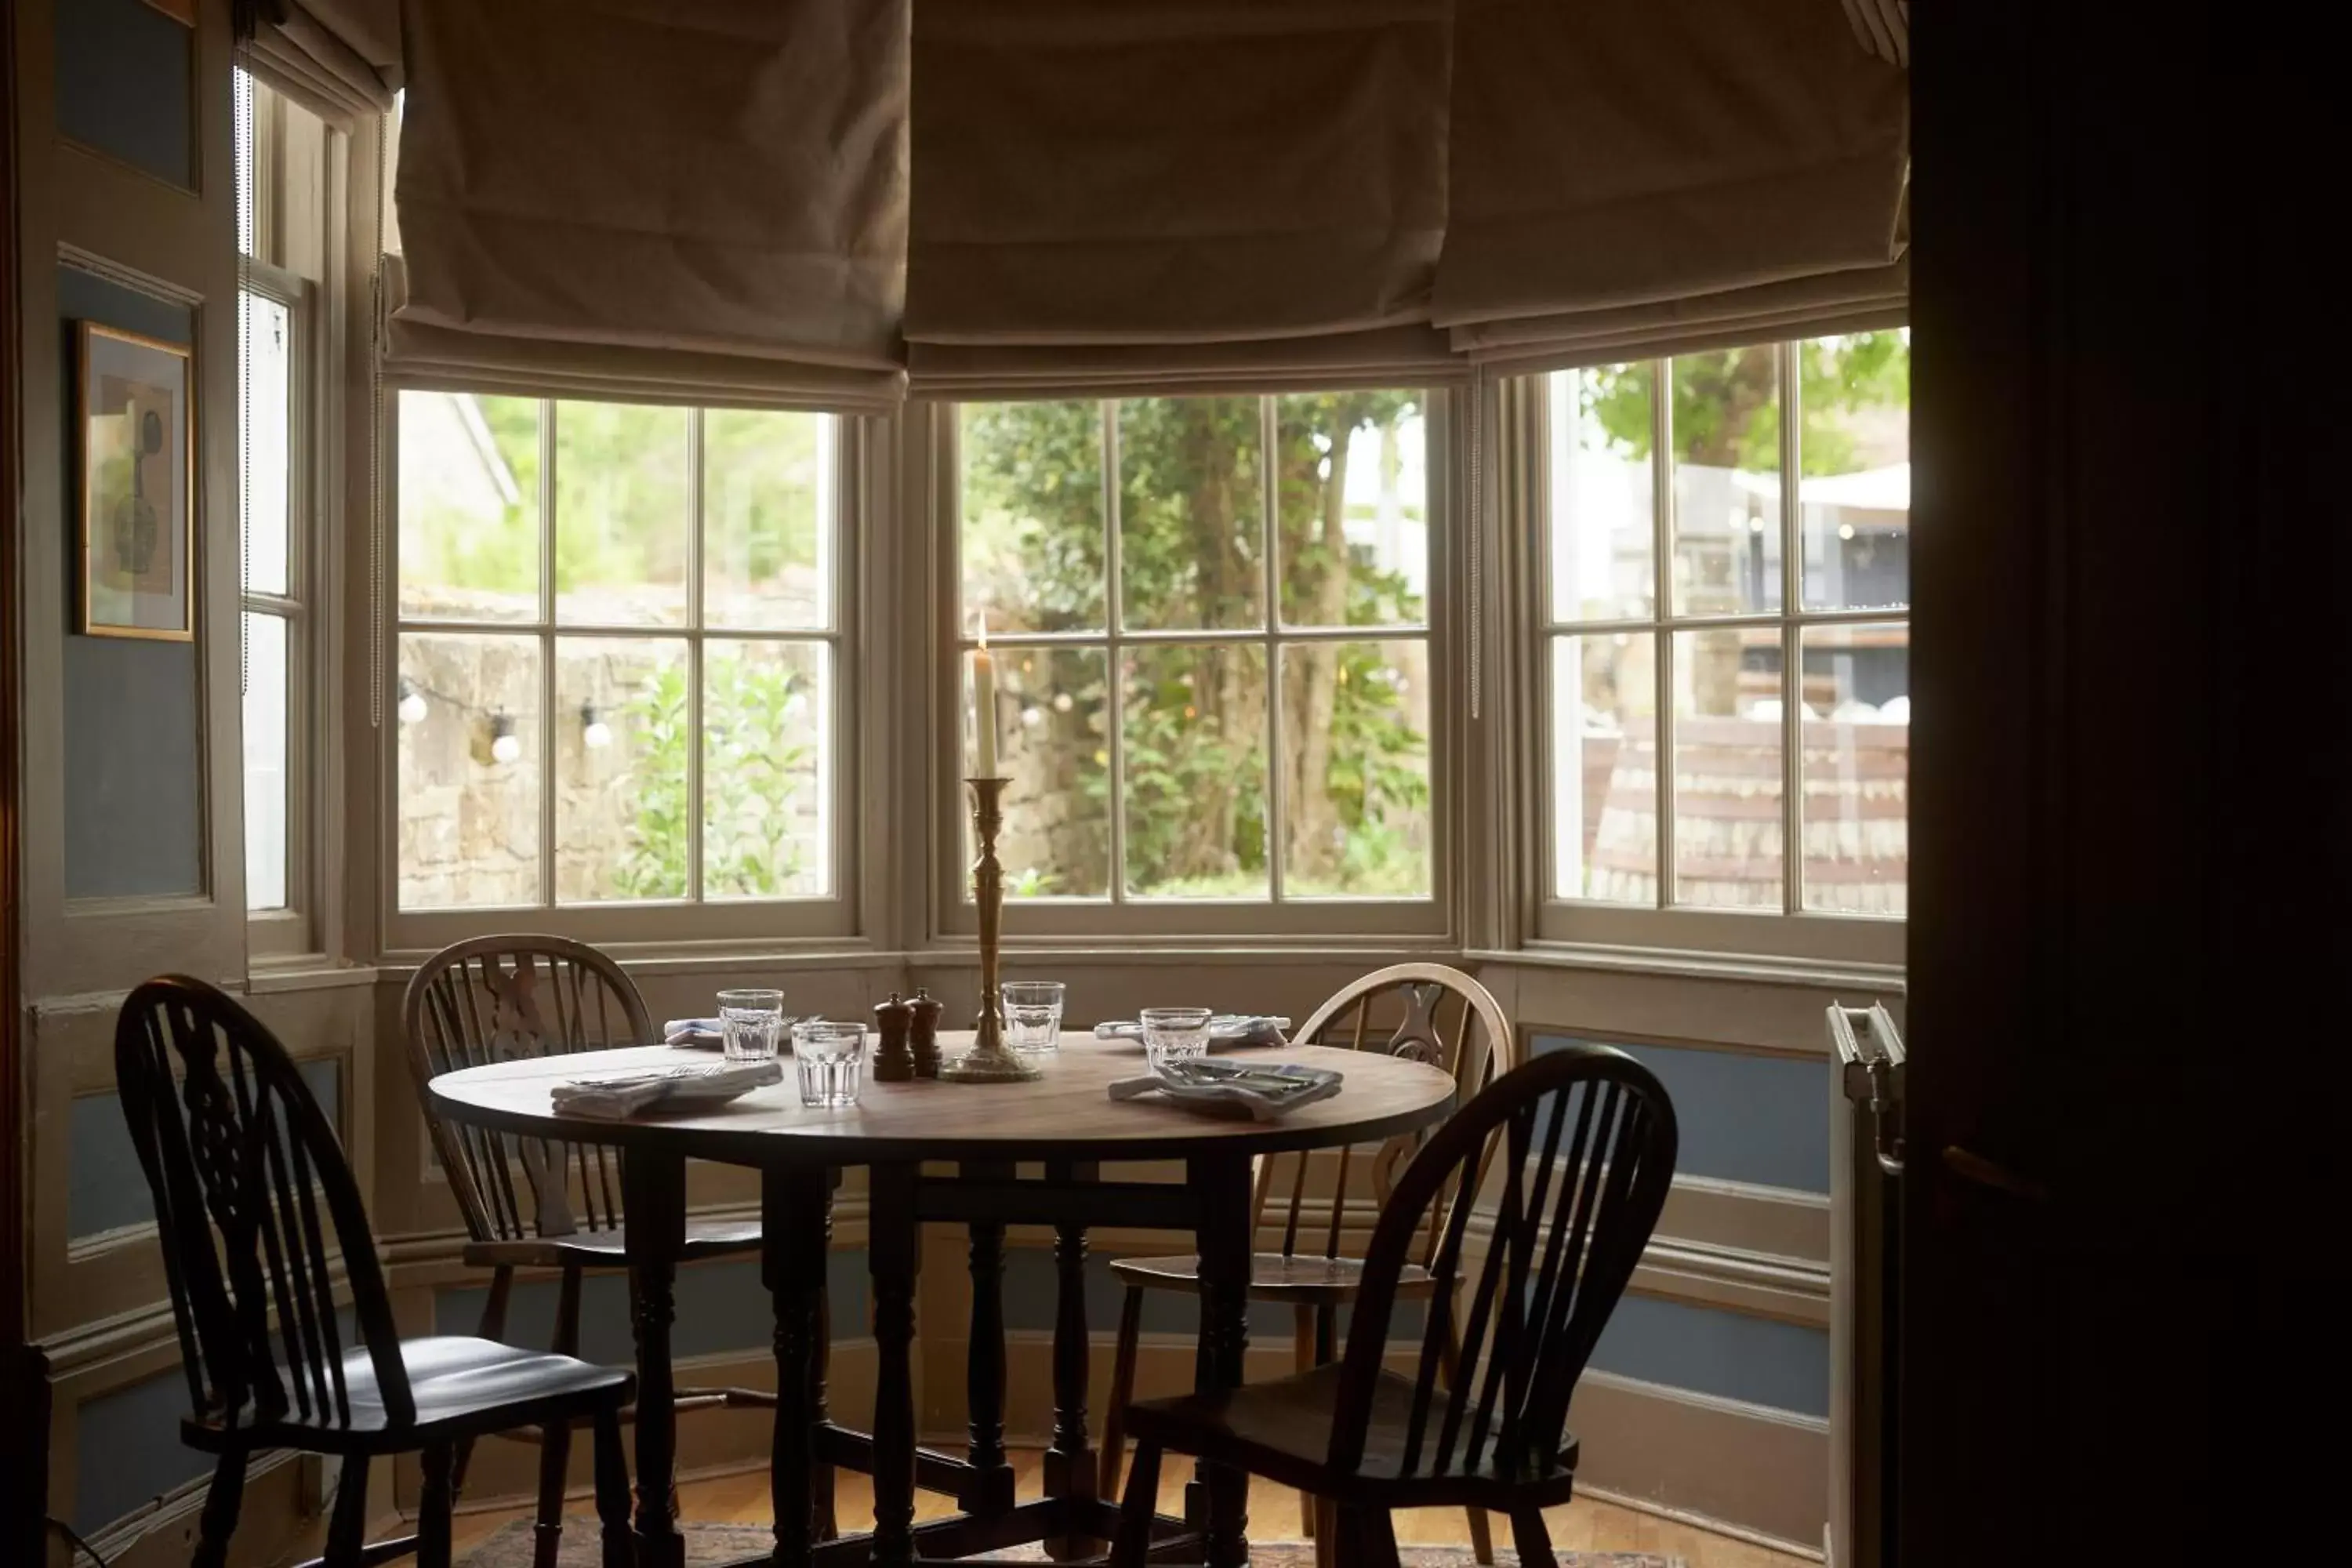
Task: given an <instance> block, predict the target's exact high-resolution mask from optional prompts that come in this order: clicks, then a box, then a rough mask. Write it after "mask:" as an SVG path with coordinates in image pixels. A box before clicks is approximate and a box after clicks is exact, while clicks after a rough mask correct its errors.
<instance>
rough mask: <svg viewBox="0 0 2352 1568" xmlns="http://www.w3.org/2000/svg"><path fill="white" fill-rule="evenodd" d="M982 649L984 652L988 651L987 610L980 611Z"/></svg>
mask: <svg viewBox="0 0 2352 1568" xmlns="http://www.w3.org/2000/svg"><path fill="white" fill-rule="evenodd" d="M980 651H981V652H982V653H986V652H987V651H988V612H987V611H986V610H982V611H981V612H980Z"/></svg>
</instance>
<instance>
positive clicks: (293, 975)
mask: <svg viewBox="0 0 2352 1568" xmlns="http://www.w3.org/2000/svg"><path fill="white" fill-rule="evenodd" d="M381 978H383V976H382V974H381V973H379V972H378V971H377V970H376V969H375V968H374V967H373V965H370V964H364V963H342V962H341V961H339V960H336V959H332V958H329V957H328V956H327V955H326V954H324V953H320V952H300V953H285V954H278V955H272V956H270V957H268V958H256V959H254V960H253V961H252V963H251V964H250V965H249V967H248V969H247V974H246V977H245V990H246V994H247V995H249V996H268V995H274V994H278V993H281V992H288V991H333V990H338V989H341V987H343V986H347V985H373V984H375V983H376V982H377V981H378V980H379V979H381Z"/></svg>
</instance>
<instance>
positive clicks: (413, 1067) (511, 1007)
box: [401, 935, 832, 1568]
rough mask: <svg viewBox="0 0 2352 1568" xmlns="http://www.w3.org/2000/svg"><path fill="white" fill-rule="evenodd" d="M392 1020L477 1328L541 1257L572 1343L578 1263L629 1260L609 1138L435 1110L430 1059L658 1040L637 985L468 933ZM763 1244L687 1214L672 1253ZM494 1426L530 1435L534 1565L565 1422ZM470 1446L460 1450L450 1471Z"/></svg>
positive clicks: (545, 952)
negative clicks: (515, 1131) (469, 1284)
mask: <svg viewBox="0 0 2352 1568" xmlns="http://www.w3.org/2000/svg"><path fill="white" fill-rule="evenodd" d="M401 1032H402V1034H403V1035H404V1037H406V1040H407V1044H408V1065H409V1068H410V1071H411V1074H412V1075H413V1076H414V1078H415V1081H416V1089H417V1099H418V1100H419V1101H420V1102H421V1104H422V1106H423V1108H424V1110H425V1121H426V1123H427V1125H428V1126H429V1127H430V1128H431V1130H432V1134H433V1143H434V1147H435V1149H436V1151H438V1152H439V1154H440V1157H441V1167H442V1170H443V1172H444V1173H445V1174H446V1176H447V1178H448V1182H449V1189H450V1191H451V1192H452V1193H453V1194H455V1195H456V1197H457V1208H458V1211H459V1212H460V1213H461V1214H462V1215H465V1219H466V1230H467V1235H468V1236H469V1237H471V1239H470V1240H469V1241H468V1242H467V1245H466V1248H465V1251H464V1254H463V1256H464V1258H465V1260H466V1261H467V1263H470V1264H473V1265H475V1266H477V1267H478V1268H488V1269H489V1270H490V1289H489V1297H488V1300H487V1301H486V1302H485V1303H484V1305H483V1308H482V1318H481V1323H480V1328H479V1331H480V1332H481V1334H482V1336H483V1337H484V1338H486V1339H500V1338H503V1337H504V1336H505V1333H506V1321H507V1307H508V1302H509V1298H510V1296H511V1294H512V1292H513V1289H514V1276H515V1270H516V1269H518V1268H551V1269H555V1270H557V1271H558V1274H559V1279H560V1284H559V1287H558V1295H557V1298H556V1310H555V1333H554V1338H553V1340H552V1342H551V1344H550V1347H549V1348H550V1349H551V1350H554V1351H556V1352H560V1353H562V1354H564V1355H572V1354H575V1353H577V1352H578V1350H579V1346H580V1296H581V1283H582V1279H583V1276H585V1275H587V1274H589V1273H592V1272H598V1271H612V1270H619V1269H625V1268H627V1267H628V1256H627V1254H628V1231H627V1224H626V1220H627V1216H626V1215H625V1214H624V1213H623V1211H622V1205H621V1157H620V1152H619V1151H618V1150H616V1149H612V1148H608V1147H606V1146H604V1145H603V1144H599V1143H585V1142H582V1143H559V1142H542V1141H541V1140H539V1139H533V1138H520V1137H514V1136H511V1135H509V1134H505V1133H500V1132H494V1131H488V1129H485V1128H480V1127H469V1126H466V1125H464V1124H462V1123H458V1122H453V1121H446V1120H444V1119H443V1118H441V1117H439V1116H436V1115H435V1114H434V1110H433V1097H432V1096H431V1094H429V1093H428V1092H426V1086H427V1085H429V1084H430V1083H431V1082H432V1080H433V1079H435V1078H436V1077H438V1076H439V1075H441V1074H442V1073H445V1072H454V1071H456V1070H457V1069H458V1068H468V1067H476V1066H479V1065H480V1064H482V1063H484V1062H493V1061H507V1060H511V1059H513V1058H517V1057H542V1056H553V1055H557V1054H559V1053H564V1052H572V1051H594V1050H605V1049H609V1048H613V1047H622V1046H641V1045H654V1044H658V1043H659V1042H660V1039H661V1036H660V1035H659V1034H658V1033H657V1032H656V1029H655V1027H654V1025H653V1022H652V1020H651V1018H650V1017H649V1016H647V1014H646V1005H645V1000H644V998H643V997H641V996H640V995H639V994H637V988H636V985H635V984H634V983H633V982H632V981H631V980H630V979H629V977H628V975H627V974H626V973H624V972H623V971H622V969H621V967H620V966H619V965H618V964H616V963H614V962H613V960H612V959H611V958H610V957H608V956H607V955H606V954H604V952H600V951H598V950H597V949H596V948H594V947H592V946H590V945H589V944H587V943H586V942H574V941H572V940H571V939H570V938H567V937H560V936H544V935H507V936H486V937H478V938H476V939H474V940H472V941H470V942H458V943H457V944H456V945H454V946H451V947H446V948H444V949H442V950H441V951H440V952H436V953H435V954H434V955H433V956H432V957H431V958H429V959H427V960H425V963H424V964H423V965H422V966H421V967H420V968H419V969H418V970H417V971H416V973H415V975H414V976H413V977H412V978H411V979H410V981H409V983H408V991H407V994H406V995H405V996H404V998H403V1000H402V1003H401ZM518 1171H520V1176H521V1180H520V1182H518V1181H517V1179H516V1178H517V1174H518ZM759 1250H760V1226H759V1223H758V1222H757V1221H748V1222H731V1223H725V1224H708V1223H703V1222H693V1223H690V1224H689V1225H688V1227H687V1238H686V1245H685V1247H684V1248H683V1250H682V1251H681V1252H680V1253H679V1259H680V1261H682V1262H693V1261H698V1260H701V1259H706V1258H731V1257H750V1256H754V1255H756V1254H757V1253H758V1252H759ZM774 1405H775V1396H774V1395H773V1394H767V1393H764V1392H761V1391H760V1390H757V1389H748V1388H685V1389H680V1390H679V1391H678V1394H677V1409H678V1410H679V1411H680V1412H685V1411H689V1410H702V1409H711V1408H720V1407H745V1406H758V1407H763V1408H769V1409H772V1408H773V1407H774ZM501 1435H502V1436H508V1437H511V1438H514V1439H516V1440H518V1441H536V1442H537V1443H539V1445H540V1481H539V1485H540V1501H541V1512H542V1515H543V1516H545V1515H546V1514H547V1513H548V1511H549V1510H550V1508H551V1506H552V1509H553V1513H552V1517H553V1518H554V1520H555V1521H556V1522H555V1523H553V1524H549V1523H546V1522H544V1520H543V1521H542V1522H541V1525H540V1527H539V1536H538V1539H537V1540H536V1542H534V1551H533V1562H534V1565H535V1568H554V1563H555V1560H556V1554H557V1552H558V1549H559V1547H560V1544H561V1540H562V1522H561V1521H562V1508H561V1500H562V1496H563V1486H564V1474H565V1469H566V1467H567V1465H568V1464H569V1462H570V1458H571V1449H570V1445H571V1432H570V1430H569V1429H568V1428H565V1427H561V1426H558V1427H553V1428H549V1429H544V1430H541V1431H540V1432H538V1433H536V1434H533V1433H531V1432H530V1431H517V1432H509V1433H504V1434H501ZM466 1458H467V1455H465V1454H461V1455H460V1456H459V1459H458V1470H457V1479H458V1482H459V1484H460V1485H462V1484H463V1482H464V1479H465V1468H466ZM831 1482H832V1475H831V1471H830V1470H827V1471H826V1473H825V1475H824V1488H823V1490H822V1491H821V1492H820V1494H819V1495H820V1497H821V1498H822V1499H823V1500H824V1501H822V1502H821V1503H820V1515H821V1519H822V1520H823V1521H825V1524H826V1533H827V1534H828V1535H829V1534H831V1533H832V1531H831V1527H830V1521H831V1518H832V1514H831V1510H830V1508H829V1506H827V1505H828V1504H829V1502H830V1498H831V1492H832V1485H831Z"/></svg>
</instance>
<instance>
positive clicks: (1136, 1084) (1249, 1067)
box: [1110, 1058, 1344, 1121]
mask: <svg viewBox="0 0 2352 1568" xmlns="http://www.w3.org/2000/svg"><path fill="white" fill-rule="evenodd" d="M1343 1081H1344V1079H1343V1078H1342V1075H1340V1074H1339V1073H1337V1072H1334V1071H1332V1070H1331V1069H1330V1068H1311V1067H1303V1066H1300V1065H1299V1064H1297V1063H1296V1062H1265V1063H1263V1064H1260V1063H1255V1062H1216V1061H1207V1060H1203V1059H1200V1058H1194V1059H1192V1060H1190V1061H1181V1062H1171V1063H1170V1064H1168V1066H1167V1067H1166V1068H1163V1069H1161V1070H1160V1072H1157V1073H1152V1074H1149V1075H1147V1076H1145V1077H1142V1078H1129V1079H1119V1080H1118V1082H1116V1083H1114V1084H1112V1085H1111V1086H1110V1098H1111V1099H1113V1100H1139V1099H1141V1098H1142V1097H1143V1096H1145V1095H1147V1094H1157V1095H1159V1096H1160V1097H1161V1098H1162V1099H1164V1100H1168V1101H1169V1102H1170V1103H1171V1104H1173V1105H1177V1106H1180V1107H1181V1108H1182V1109H1184V1110H1194V1111H1199V1112H1201V1113H1202V1114H1204V1115H1209V1116H1223V1117H1244V1116H1245V1117H1247V1118H1249V1119H1250V1120H1251V1121H1274V1120H1275V1119H1276V1118H1277V1117H1279V1116H1282V1115H1283V1114H1285V1113H1286V1112H1288V1111H1292V1110H1297V1109H1298V1108H1299V1107H1300V1106H1302V1105H1312V1104H1314V1103H1315V1102H1316V1101H1317V1100H1328V1099H1330V1098H1331V1097H1332V1096H1333V1095H1335V1094H1337V1093H1339V1089H1340V1085H1341V1083H1342V1082H1343Z"/></svg>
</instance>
